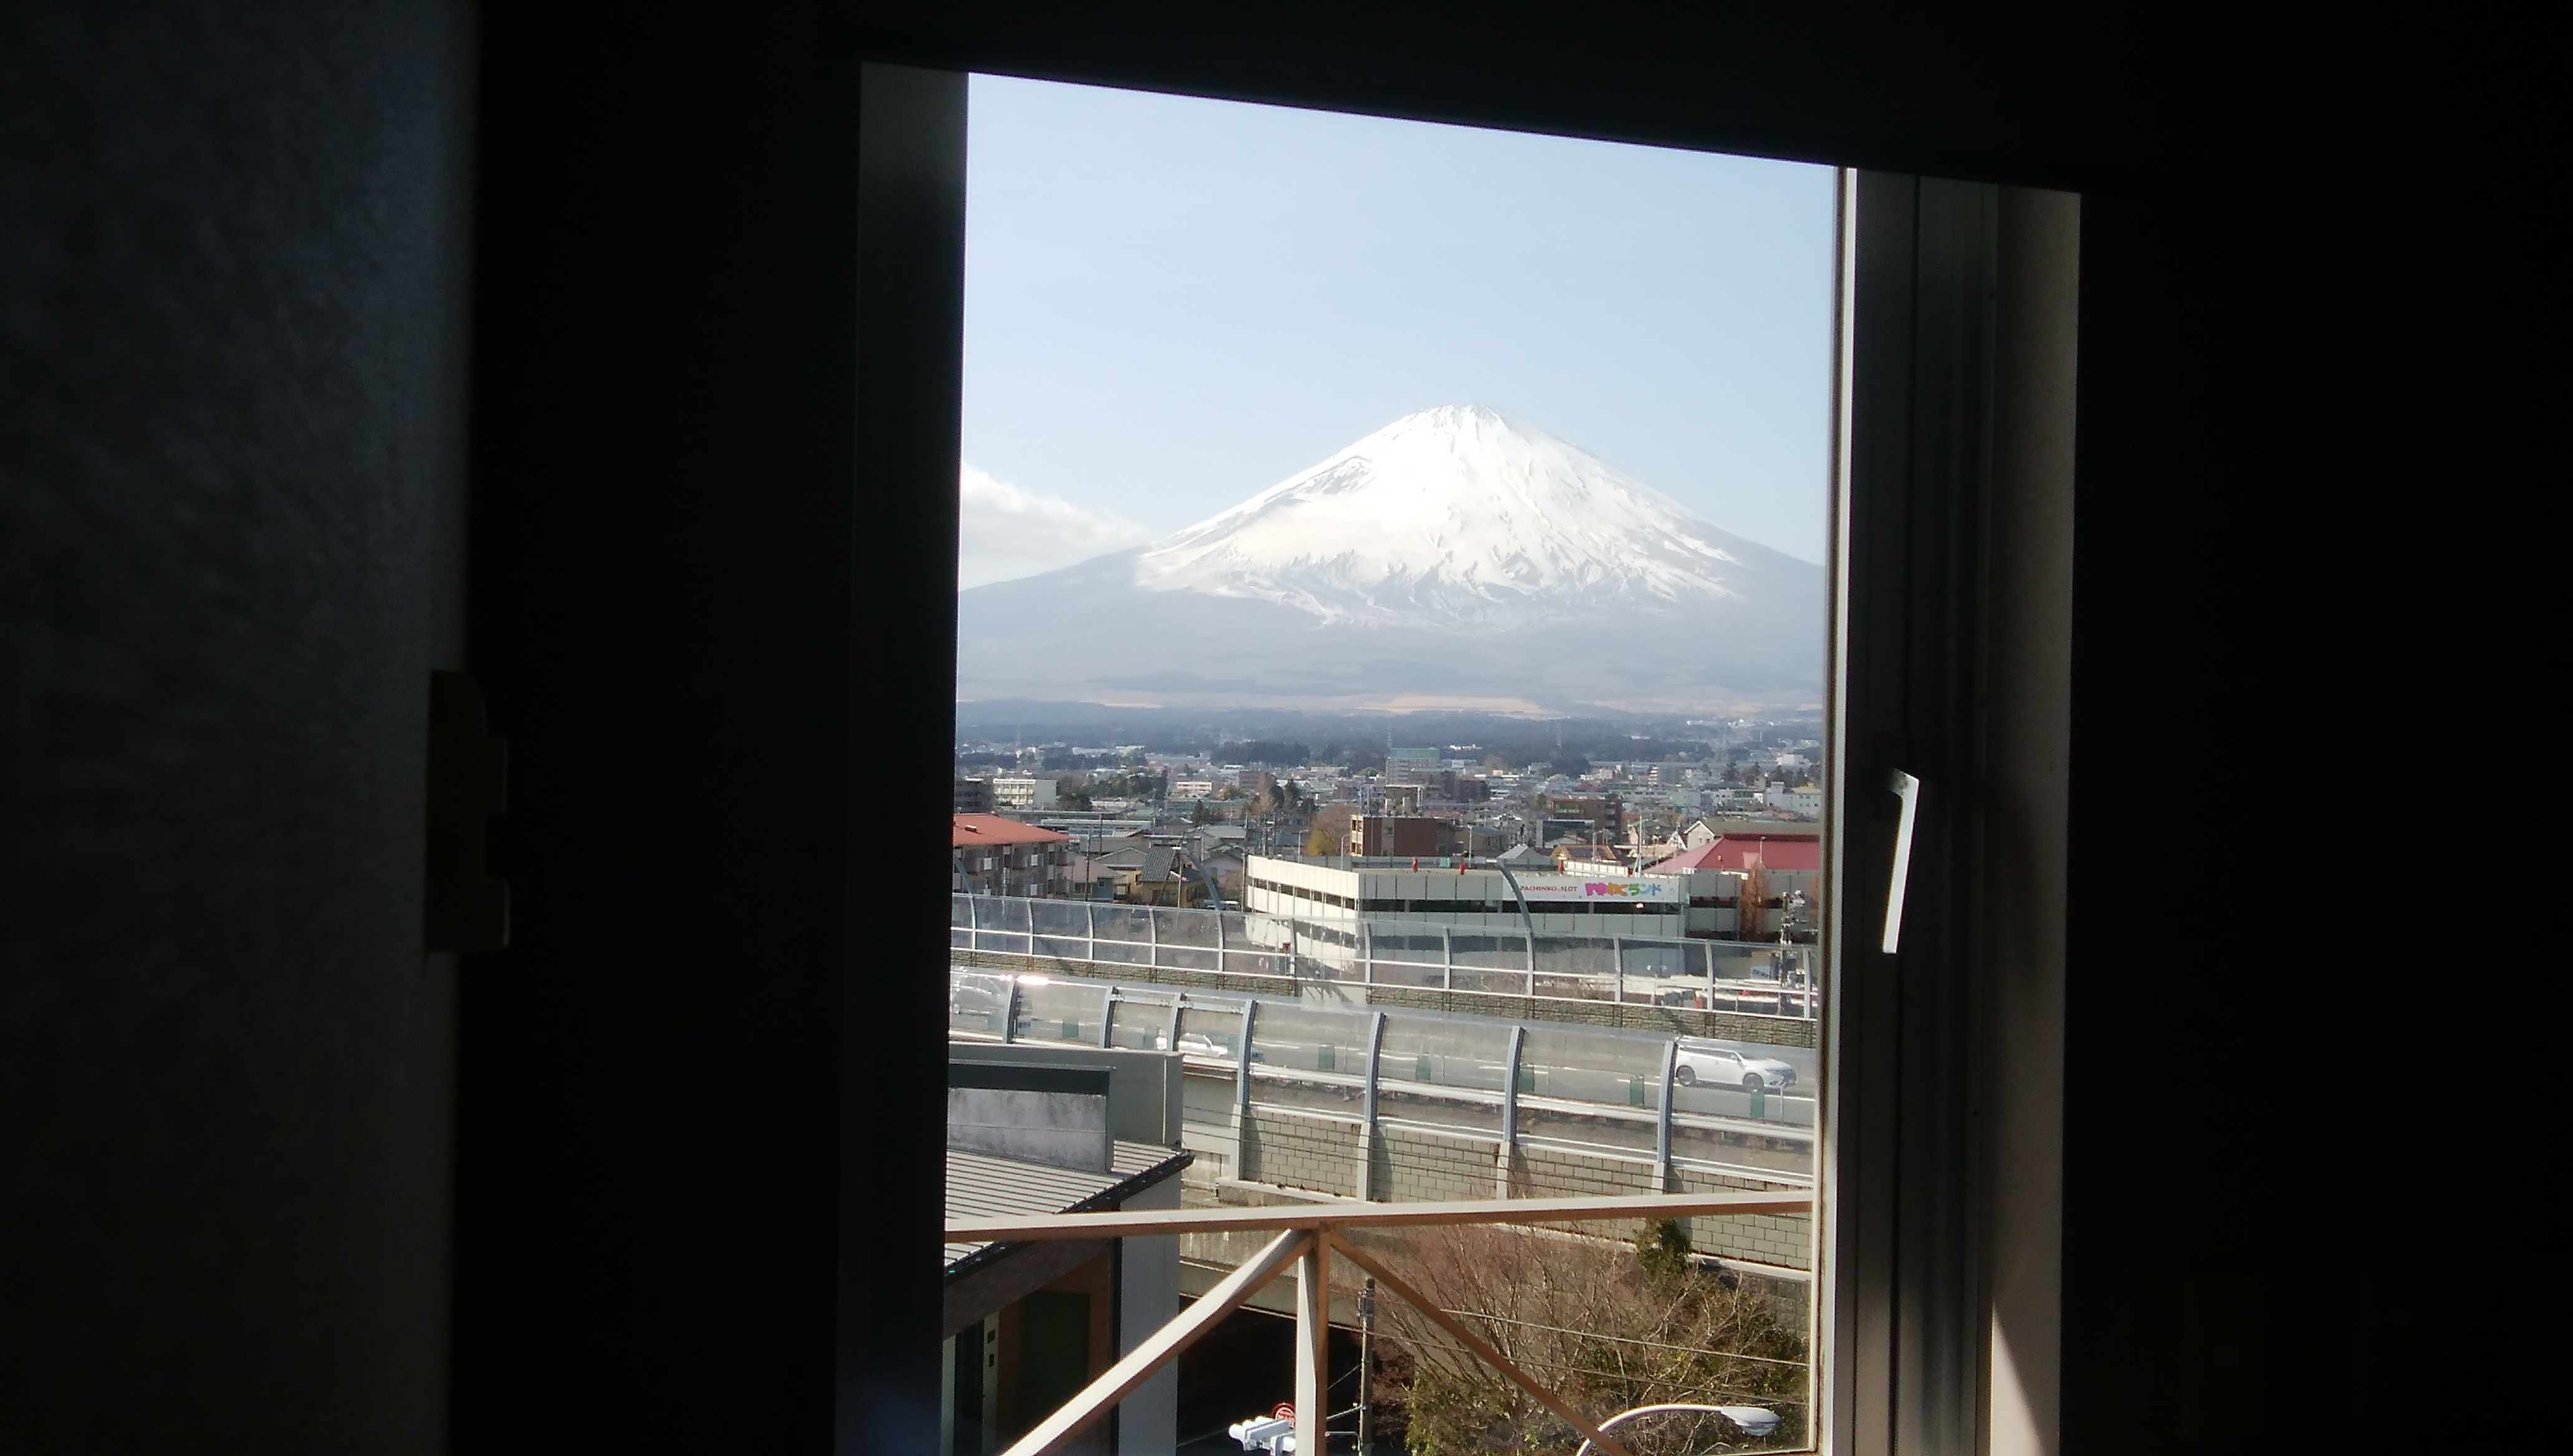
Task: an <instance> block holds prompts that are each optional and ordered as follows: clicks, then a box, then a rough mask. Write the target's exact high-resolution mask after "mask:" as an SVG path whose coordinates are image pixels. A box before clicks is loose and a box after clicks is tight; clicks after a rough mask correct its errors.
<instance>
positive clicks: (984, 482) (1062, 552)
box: [956, 465, 1152, 591]
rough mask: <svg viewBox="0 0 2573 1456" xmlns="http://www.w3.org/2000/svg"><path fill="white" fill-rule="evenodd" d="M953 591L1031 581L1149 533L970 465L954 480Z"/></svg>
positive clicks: (1147, 536) (1111, 515)
mask: <svg viewBox="0 0 2573 1456" xmlns="http://www.w3.org/2000/svg"><path fill="white" fill-rule="evenodd" d="M958 484H959V485H960V486H961V487H962V493H963V509H962V511H961V512H960V514H959V516H958V519H957V525H958V546H957V551H956V586H957V589H958V590H960V591H961V590H963V589H964V588H966V587H969V586H981V585H983V584H985V583H986V582H993V581H1008V580H1011V579H1013V578H1015V577H1020V576H1034V575H1036V574H1037V573H1038V572H1040V571H1052V570H1054V569H1055V568H1056V567H1058V566H1069V565H1071V564H1073V563H1074V562H1076V561H1087V560H1089V559H1090V558H1091V557H1093V556H1098V555H1104V554H1106V553H1107V552H1110V551H1119V550H1123V549H1125V548H1126V547H1128V546H1138V545H1142V544H1143V543H1144V542H1145V541H1146V540H1149V539H1150V538H1151V534H1152V533H1151V532H1149V531H1147V530H1146V529H1145V528H1144V527H1143V526H1141V525H1139V524H1137V523H1136V522H1134V521H1131V520H1128V519H1126V518H1125V517H1124V516H1121V515H1117V514H1114V513H1110V512H1103V511H1092V510H1084V509H1082V508H1081V507H1080V506H1078V505H1075V504H1073V503H1072V502H1071V501H1069V500H1065V499H1062V498H1061V497H1058V496H1053V495H1040V494H1038V493H1037V492H1035V491H1033V490H1029V489H1026V488H1024V487H1022V486H1018V485H1013V484H1011V483H1010V482H1009V481H1007V480H995V479H993V478H992V476H991V475H990V474H989V473H987V472H985V471H983V470H980V469H977V468H975V467H974V466H972V465H967V466H965V468H964V470H963V471H962V472H961V475H960V477H959V480H958Z"/></svg>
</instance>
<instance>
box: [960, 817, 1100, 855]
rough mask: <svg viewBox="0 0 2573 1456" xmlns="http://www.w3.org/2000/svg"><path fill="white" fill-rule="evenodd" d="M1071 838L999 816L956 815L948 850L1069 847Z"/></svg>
mask: <svg viewBox="0 0 2573 1456" xmlns="http://www.w3.org/2000/svg"><path fill="white" fill-rule="evenodd" d="M1070 843H1072V836H1071V835H1068V834H1057V833H1055V832H1054V831H1053V830H1051V829H1039V828H1037V827H1036V826H1035V825H1033V824H1021V823H1020V822H1019V821H1017V820H1015V819H1004V818H1002V817H1001V816H1000V815H998V814H959V815H957V816H956V827H955V830H954V832H953V837H952V838H951V839H950V840H949V841H948V848H950V849H955V848H958V847H961V846H964V845H969V844H1070Z"/></svg>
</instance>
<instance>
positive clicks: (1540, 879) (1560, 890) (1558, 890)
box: [1504, 875, 1688, 905]
mask: <svg viewBox="0 0 2573 1456" xmlns="http://www.w3.org/2000/svg"><path fill="white" fill-rule="evenodd" d="M1519 888H1520V889H1522V890H1524V891H1526V892H1527V898H1528V903H1529V904H1531V905H1536V904H1546V905H1558V904H1561V903H1563V902H1565V901H1568V900H1587V901H1599V900H1625V901H1635V902H1638V903H1641V904H1646V905H1684V904H1686V903H1687V902H1688V892H1687V890H1686V889H1685V887H1684V885H1683V882H1681V881H1680V880H1677V879H1674V878H1672V877H1670V876H1667V875H1652V876H1643V877H1638V878H1634V879H1613V880H1612V879H1603V878H1600V877H1597V876H1591V875H1521V876H1519ZM1504 893H1505V894H1506V891H1505V892H1504Z"/></svg>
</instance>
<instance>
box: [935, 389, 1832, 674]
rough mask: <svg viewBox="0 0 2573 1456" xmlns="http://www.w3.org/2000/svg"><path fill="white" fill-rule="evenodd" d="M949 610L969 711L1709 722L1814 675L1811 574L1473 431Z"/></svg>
mask: <svg viewBox="0 0 2573 1456" xmlns="http://www.w3.org/2000/svg"><path fill="white" fill-rule="evenodd" d="M957 607H958V616H959V622H958V651H957V674H958V682H957V690H958V693H959V695H960V696H962V697H966V698H992V697H1038V698H1058V699H1075V700H1084V701H1096V702H1126V703H1132V702H1161V703H1171V704H1195V705H1202V706H1213V705H1218V704H1242V705H1255V704H1291V703H1312V704H1322V703H1330V704H1336V705H1339V706H1343V707H1361V706H1402V705H1428V704H1430V703H1466V702H1473V703H1479V704H1483V705H1487V706H1495V707H1514V708H1518V709H1521V710H1527V711H1554V710H1557V709H1561V708H1565V707H1569V706H1572V705H1575V704H1591V705H1601V706H1618V705H1624V706H1631V707H1637V708H1644V707H1653V708H1671V707H1691V708H1695V707H1708V708H1717V707H1725V706H1742V705H1751V704H1779V703H1788V702H1796V703H1805V702H1811V701H1814V700H1816V699H1818V697H1819V691H1820V684H1821V677H1822V665H1823V573H1822V568H1821V567H1819V566H1816V565H1814V564H1812V563H1810V562H1805V561H1799V560H1796V559H1795V558H1793V557H1791V556H1787V555H1785V554H1784V553H1782V552H1778V551H1774V550H1771V549H1769V548H1768V547H1765V546H1761V545H1759V544H1757V543H1755V542H1751V541H1747V540H1744V539H1742V538H1740V537H1738V536H1735V535H1732V534H1731V533H1730V532H1727V531H1724V530H1722V529H1720V528H1718V527H1716V526H1714V525H1712V524H1710V523H1708V522H1706V521H1704V520H1702V519H1699V518H1698V517H1696V516H1694V515H1692V514H1691V513H1690V512H1689V511H1688V510H1687V508H1686V507H1684V506H1682V505H1680V504H1679V503H1678V502H1677V501H1674V500H1672V499H1671V498H1669V497H1668V496H1665V495H1663V494H1661V493H1660V492H1658V491H1656V490H1654V489H1652V488H1651V487H1650V486H1647V485H1645V484H1643V483H1642V482H1641V481H1638V480H1636V479H1634V478H1633V477H1632V476H1629V475H1626V474H1624V473H1623V472H1621V471H1619V470H1617V469H1616V468H1615V467H1613V466H1611V465H1609V464H1607V463H1606V462H1604V461H1602V460H1600V459H1598V458H1597V457H1595V456H1593V455H1591V454H1589V453H1587V452H1586V451H1583V450H1582V449H1580V448H1579V447H1578V446H1575V445H1572V444H1569V443H1567V442H1565V441H1563V440H1560V439H1557V438H1555V437H1554V436H1552V435H1549V434H1546V433H1544V432H1543V431H1541V430H1537V429H1534V428H1532V427H1529V426H1527V425H1525V424H1521V423H1518V422H1516V421H1513V420H1510V419H1508V418H1506V417H1504V416H1502V415H1499V414H1497V413H1494V412H1493V411H1491V410H1488V409H1483V408H1479V407H1476V406H1472V405H1448V406H1442V407H1440V408H1436V409H1428V410H1423V411H1421V412H1419V413H1416V414H1410V415H1406V416H1404V417H1403V418H1401V419H1397V420H1395V421H1394V422H1393V423H1391V424H1388V425H1386V426H1385V427H1384V428H1382V429H1379V430H1377V431H1375V432H1374V433H1373V434H1370V435H1368V436H1367V437H1366V438H1364V439H1361V440H1359V441H1357V442H1356V443H1354V444H1351V445H1350V446H1348V447H1347V448H1346V449H1343V450H1340V451H1338V452H1336V453H1334V454H1333V455H1331V456H1330V457H1329V458H1327V459H1325V460H1322V461H1321V462H1319V463H1317V464H1315V465H1314V466H1312V467H1311V468H1309V469H1306V470H1303V471H1299V472H1298V473H1296V474H1295V475H1293V476H1290V477H1289V478H1287V480H1285V481H1282V482H1280V483H1279V484H1277V485H1275V486H1273V487H1271V488H1270V489H1267V490H1264V491H1262V492H1261V493H1260V494H1258V495H1255V496H1253V497H1252V498H1251V499H1249V500H1246V501H1244V502H1243V503H1241V504H1240V505H1237V506H1234V507H1233V508H1231V509H1229V510H1226V511H1224V512H1222V513H1220V514H1218V515H1216V516H1213V517H1211V518H1209V519H1208V520H1205V521H1202V522H1200V523H1199V524H1197V525H1194V526H1191V527H1189V528H1187V529H1186V530H1182V531H1179V532H1176V533H1174V534H1173V535H1170V536H1167V537H1165V538H1163V539H1161V540H1159V541H1156V542H1154V543H1152V544H1151V545H1149V546H1146V547H1142V548H1140V549H1137V550H1130V551H1121V552H1117V553H1114V554H1112V555H1107V556H1101V557H1096V558H1094V559H1092V560H1090V561H1085V562H1083V563H1081V564H1079V565H1077V566H1071V567H1067V568H1065V569H1063V570H1060V571H1054V572H1049V573H1046V574H1045V575H1042V576H1032V577H1026V578H1023V579H1021V580H1017V581H1007V582H999V583H995V584H993V585H990V586H983V587H977V588H975V589H973V590H971V591H966V592H963V593H960V594H959V596H958V599H957Z"/></svg>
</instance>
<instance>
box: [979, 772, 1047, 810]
mask: <svg viewBox="0 0 2573 1456" xmlns="http://www.w3.org/2000/svg"><path fill="white" fill-rule="evenodd" d="M1055 801H1056V786H1055V781H1054V780H1052V779H1045V778H1035V777H1032V776H1029V775H1025V774H1003V775H1001V776H1000V777H999V778H996V779H994V780H992V802H993V806H994V807H995V808H998V809H1001V810H1005V811H1008V812H1012V813H1019V814H1025V813H1029V812H1031V811H1033V810H1038V809H1051V808H1053V807H1054V806H1055Z"/></svg>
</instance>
